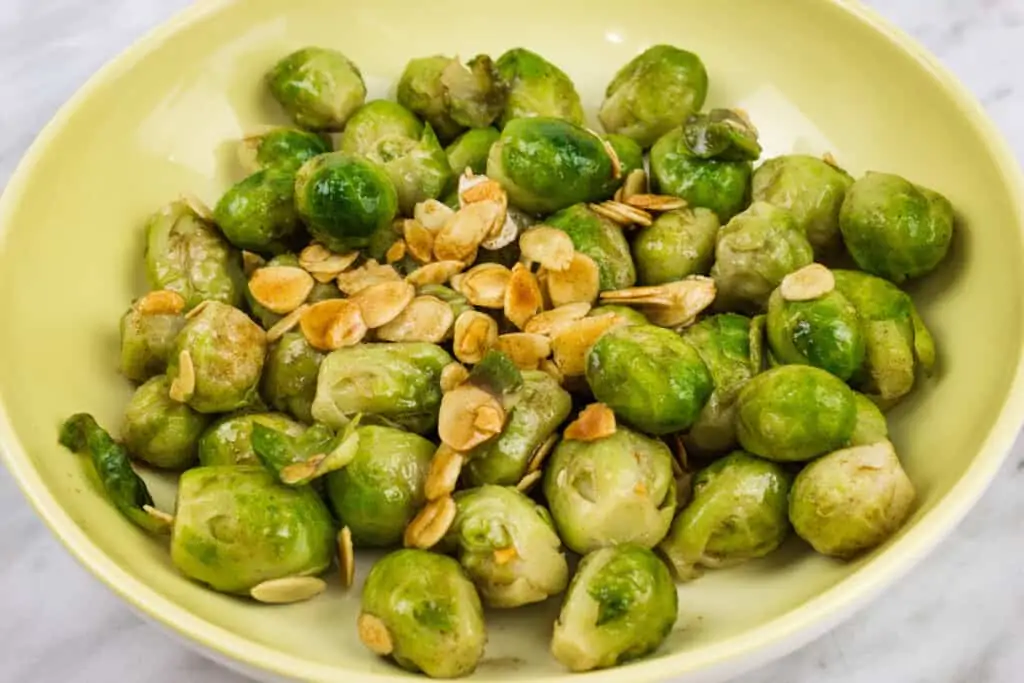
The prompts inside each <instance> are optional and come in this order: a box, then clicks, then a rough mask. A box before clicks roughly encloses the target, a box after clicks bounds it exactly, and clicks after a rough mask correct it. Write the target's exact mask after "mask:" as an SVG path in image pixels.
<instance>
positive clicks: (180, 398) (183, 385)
mask: <svg viewBox="0 0 1024 683" xmlns="http://www.w3.org/2000/svg"><path fill="white" fill-rule="evenodd" d="M195 393H196V367H195V365H194V364H193V363H192V354H191V353H189V351H188V349H183V350H182V351H181V352H180V353H179V354H178V374H177V376H176V377H175V378H174V380H173V381H172V382H171V387H170V389H169V390H168V392H167V395H168V396H170V398H171V400H172V401H177V402H178V403H185V402H187V401H188V400H189V399H190V398H192V395H193V394H195Z"/></svg>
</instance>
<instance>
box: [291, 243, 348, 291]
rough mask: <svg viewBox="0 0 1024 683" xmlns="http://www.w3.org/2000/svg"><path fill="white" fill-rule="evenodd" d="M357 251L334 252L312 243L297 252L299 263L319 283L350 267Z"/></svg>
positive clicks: (328, 280)
mask: <svg viewBox="0 0 1024 683" xmlns="http://www.w3.org/2000/svg"><path fill="white" fill-rule="evenodd" d="M358 258H359V252H358V251H350V252H347V253H344V254H335V253H334V252H332V251H330V250H328V249H327V247H325V246H323V245H322V244H316V243H313V244H311V245H309V246H308V247H306V248H305V249H303V250H302V252H301V253H300V254H299V265H300V266H302V269H303V270H305V271H306V272H307V273H309V274H310V275H312V276H313V278H314V279H315V280H316V281H317V282H320V283H327V282H330V281H331V280H333V279H334V278H336V277H338V276H339V275H340V274H342V273H344V272H345V271H346V270H348V269H349V268H351V267H352V264H353V263H355V262H356V260H357V259H358Z"/></svg>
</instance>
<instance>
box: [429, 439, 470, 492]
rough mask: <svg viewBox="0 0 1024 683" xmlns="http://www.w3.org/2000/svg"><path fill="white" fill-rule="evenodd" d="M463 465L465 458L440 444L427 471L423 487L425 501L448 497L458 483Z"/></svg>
mask: <svg viewBox="0 0 1024 683" xmlns="http://www.w3.org/2000/svg"><path fill="white" fill-rule="evenodd" d="M464 463H465V457H464V456H463V455H462V453H459V452H458V451H455V450H452V449H451V448H450V447H449V446H448V445H447V444H444V443H442V444H441V445H440V446H439V447H438V449H437V452H436V453H434V458H433V459H432V460H431V461H430V469H429V470H428V471H427V481H426V484H425V485H424V487H423V491H424V493H425V495H426V496H427V500H437V499H438V498H443V497H445V496H450V495H451V494H452V492H453V491H455V487H456V486H457V485H458V483H459V475H461V474H462V465H463V464H464Z"/></svg>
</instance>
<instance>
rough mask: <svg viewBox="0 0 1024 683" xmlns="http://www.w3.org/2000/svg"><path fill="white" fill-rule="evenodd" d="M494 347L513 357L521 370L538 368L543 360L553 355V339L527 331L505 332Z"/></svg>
mask: <svg viewBox="0 0 1024 683" xmlns="http://www.w3.org/2000/svg"><path fill="white" fill-rule="evenodd" d="M494 348H495V349H496V350H498V351H501V352H502V353H504V354H506V355H507V356H508V357H509V358H511V359H512V362H513V363H515V364H516V367H518V368H519V369H521V370H536V369H537V368H538V367H539V366H540V363H541V361H542V360H544V359H545V358H547V357H548V356H550V355H551V341H550V340H549V339H548V338H547V337H545V336H543V335H540V334H527V333H526V332H513V333H511V334H503V335H501V336H499V337H498V340H497V341H496V342H495V343H494Z"/></svg>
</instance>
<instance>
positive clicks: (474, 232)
mask: <svg viewBox="0 0 1024 683" xmlns="http://www.w3.org/2000/svg"><path fill="white" fill-rule="evenodd" d="M499 218H501V223H504V220H505V219H504V212H503V211H502V210H501V207H500V206H499V205H498V204H497V203H495V202H492V201H483V202H476V203H474V204H467V205H466V206H465V207H463V208H461V209H459V211H458V212H457V213H456V214H455V217H454V218H453V219H452V220H451V221H449V222H448V223H446V224H445V226H444V227H443V228H441V230H440V231H438V233H437V235H436V236H435V237H434V257H435V258H437V260H438V261H465V262H467V263H472V262H473V261H475V260H476V254H477V250H478V249H479V247H480V243H481V242H483V241H484V240H485V239H487V237H488V236H489V235H490V234H491V229H492V228H493V226H494V225H495V223H496V221H498V219H499ZM501 223H498V227H499V229H500V227H501Z"/></svg>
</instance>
